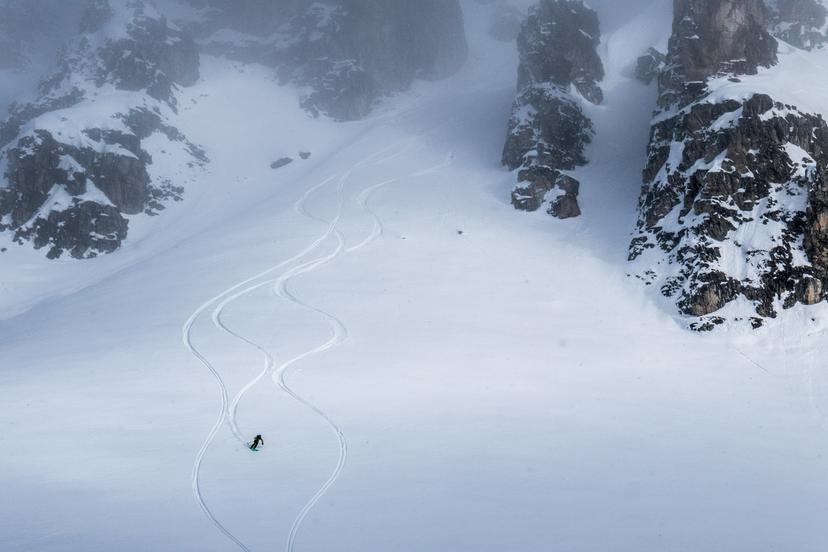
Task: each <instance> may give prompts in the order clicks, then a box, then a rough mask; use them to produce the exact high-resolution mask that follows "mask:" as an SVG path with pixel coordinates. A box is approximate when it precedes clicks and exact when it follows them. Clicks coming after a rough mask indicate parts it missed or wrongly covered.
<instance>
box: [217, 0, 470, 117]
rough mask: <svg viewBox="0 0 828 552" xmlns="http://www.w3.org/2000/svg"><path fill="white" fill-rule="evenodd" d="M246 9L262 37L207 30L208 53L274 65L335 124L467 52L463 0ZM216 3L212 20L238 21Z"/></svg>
mask: <svg viewBox="0 0 828 552" xmlns="http://www.w3.org/2000/svg"><path fill="white" fill-rule="evenodd" d="M243 5H244V6H245V9H243V10H242V13H243V14H245V17H244V19H245V20H246V19H249V18H250V17H251V16H250V13H251V12H256V11H258V13H259V14H260V15H259V19H260V23H259V25H258V29H259V30H260V32H261V35H259V36H248V37H247V38H243V37H239V36H233V37H232V38H230V39H227V38H224V37H223V35H222V33H218V34H210V31H212V30H213V29H214V27H215V25H207V26H206V29H207V31H205V30H204V29H202V34H203V35H204V36H202V38H201V42H202V43H203V44H204V46H205V48H207V50H208V51H210V52H213V53H217V54H221V55H229V56H231V57H237V58H239V59H243V60H245V61H258V62H261V63H264V64H266V65H270V66H273V67H275V68H276V69H277V71H278V75H279V77H280V80H281V81H282V82H285V83H286V82H293V83H296V84H297V85H299V86H302V87H304V88H305V89H306V90H307V93H306V94H305V96H304V97H303V99H302V105H303V106H304V107H305V108H306V109H308V110H309V111H310V112H312V113H314V114H319V113H323V114H325V115H328V116H330V117H332V118H334V119H337V120H354V119H360V118H363V117H365V116H366V115H367V114H368V113H370V111H371V110H372V109H373V108H374V107H375V105H376V103H377V101H378V100H379V99H380V98H381V97H382V96H384V95H386V94H389V93H393V92H397V91H400V90H404V89H406V88H408V87H409V86H410V85H411V83H412V82H413V81H414V79H428V80H433V79H441V78H445V77H447V76H450V75H452V74H453V73H455V72H456V71H457V70H458V69H459V68H460V67H461V66H462V65H463V64H464V63H465V60H466V57H467V55H468V48H467V45H466V39H465V30H464V23H463V13H462V9H461V7H460V3H459V0H418V1H417V2H410V1H408V0H330V1H328V2H324V3H323V2H292V1H285V0H282V1H281V3H279V2H277V3H276V5H277V8H278V9H276V8H274V6H273V5H272V4H268V3H266V2H265V3H262V2H247V3H244V4H243ZM215 6H216V7H217V9H216V10H215V11H214V12H212V13H213V14H214V17H219V18H223V17H225V15H224V14H227V18H228V19H230V20H233V19H234V18H238V17H239V14H238V8H237V6H236V5H235V3H226V2H217V4H216V5H215ZM216 14H217V15H216ZM240 28H245V30H248V31H249V29H250V28H251V27H250V26H244V25H240Z"/></svg>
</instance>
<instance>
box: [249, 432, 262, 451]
mask: <svg viewBox="0 0 828 552" xmlns="http://www.w3.org/2000/svg"><path fill="white" fill-rule="evenodd" d="M260 444H261V445H263V444H264V439H262V436H261V435H256V438H255V439H253V444H252V445H250V450H257V448H256V447H258V446H259V445H260Z"/></svg>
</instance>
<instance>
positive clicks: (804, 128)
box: [630, 0, 828, 329]
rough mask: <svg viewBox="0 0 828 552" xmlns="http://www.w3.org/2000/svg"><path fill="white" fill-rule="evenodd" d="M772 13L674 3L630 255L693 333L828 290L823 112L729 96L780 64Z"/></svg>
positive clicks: (758, 94)
mask: <svg viewBox="0 0 828 552" xmlns="http://www.w3.org/2000/svg"><path fill="white" fill-rule="evenodd" d="M766 14H767V12H766V10H765V7H764V5H763V4H762V3H761V2H760V1H759V0H712V1H711V0H707V1H701V0H676V1H675V18H674V25H673V36H672V38H671V40H670V46H669V53H668V59H667V64H666V67H665V69H664V70H663V71H662V72H661V74H660V76H659V87H660V92H661V95H660V98H659V104H658V109H657V111H656V114H655V118H654V122H653V126H652V131H651V138H650V144H649V155H648V160H647V166H646V168H645V170H644V187H643V192H642V196H641V201H640V215H639V222H638V228H637V232H636V235H635V237H634V239H633V240H632V244H631V247H630V259H631V260H632V261H633V262H634V266H635V268H636V276H637V277H638V278H640V279H642V280H643V281H644V282H645V283H646V284H648V285H653V286H656V287H658V288H659V290H660V291H661V293H662V294H663V295H664V296H665V297H667V298H668V299H669V300H670V301H672V302H673V303H674V304H675V305H676V306H677V307H678V309H679V311H680V312H681V313H682V314H684V315H686V316H688V317H690V318H689V320H690V325H691V326H692V327H693V328H695V329H711V328H712V327H714V326H715V325H716V324H718V323H722V322H724V321H725V320H736V321H738V320H744V321H748V320H749V321H750V322H751V323H752V324H753V325H754V326H758V325H761V324H762V322H763V318H767V317H774V316H776V315H777V314H778V312H779V311H780V309H785V308H790V307H792V306H794V305H795V304H797V303H804V304H813V303H816V302H819V301H822V300H823V299H824V297H825V293H824V291H823V290H825V289H828V286H826V284H828V279H826V278H827V277H828V273H826V271H825V268H826V265H825V260H826V253H825V250H824V249H823V247H824V246H825V244H826V241H825V238H824V237H825V235H826V234H825V232H828V227H824V226H823V225H822V223H824V222H826V221H828V214H825V213H826V211H825V210H824V209H825V207H824V205H825V204H823V203H822V197H823V196H824V195H825V191H824V190H825V184H824V182H823V174H824V171H825V168H826V167H828V155H826V152H827V151H828V127H826V123H825V121H824V120H823V119H822V117H821V116H819V115H813V114H808V113H803V112H801V111H800V110H799V109H797V108H796V106H792V105H786V104H783V103H781V102H778V101H775V100H774V99H773V98H772V97H771V96H769V95H767V94H764V93H762V91H761V89H760V88H757V89H756V91H755V92H754V93H752V94H744V92H743V91H740V92H738V93H735V92H734V94H733V95H732V96H731V95H729V93H728V90H729V89H728V86H727V85H728V84H729V83H734V82H739V81H740V80H742V79H743V78H746V77H744V75H750V74H753V73H756V72H757V71H759V70H760V69H761V68H762V67H769V66H772V65H773V64H775V63H776V62H777V54H776V41H775V40H774V38H773V37H772V36H770V34H769V33H768V32H767V31H766V29H767V28H768V21H767V19H766ZM757 86H758V85H757Z"/></svg>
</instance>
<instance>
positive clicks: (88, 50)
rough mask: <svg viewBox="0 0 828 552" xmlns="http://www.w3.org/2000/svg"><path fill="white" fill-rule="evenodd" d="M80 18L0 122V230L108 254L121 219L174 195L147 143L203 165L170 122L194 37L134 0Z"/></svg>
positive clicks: (83, 252)
mask: <svg viewBox="0 0 828 552" xmlns="http://www.w3.org/2000/svg"><path fill="white" fill-rule="evenodd" d="M81 25H82V29H83V31H85V32H83V33H82V34H81V36H80V37H79V38H78V39H76V40H75V41H74V42H73V43H72V44H71V45H70V46H69V47H68V48H67V50H66V51H65V53H64V55H63V57H62V60H61V69H60V71H59V72H58V73H57V74H56V75H54V76H53V77H52V78H50V79H48V80H47V81H44V82H43V83H42V84H41V87H40V88H41V97H40V98H39V99H38V100H37V101H35V102H33V103H29V104H25V105H15V106H13V107H12V109H11V110H10V116H9V117H8V119H7V120H6V121H5V122H4V123H2V124H0V177H2V179H0V231H8V232H12V233H13V235H14V238H15V240H16V241H18V242H19V243H23V242H25V241H31V242H32V243H33V244H34V246H35V247H36V248H42V247H48V256H49V257H58V256H60V255H61V254H63V253H64V252H68V253H69V254H70V255H71V256H73V257H76V258H87V257H93V256H96V255H98V254H100V253H109V252H112V251H114V250H115V249H117V248H118V247H119V246H120V245H121V243H122V241H123V240H124V239H125V238H126V236H127V232H128V218H127V217H128V216H130V215H137V214H140V213H147V214H154V213H156V212H157V211H159V210H161V209H163V208H164V201H165V200H167V199H180V198H181V194H182V192H183V190H182V188H181V187H180V186H177V185H173V184H172V183H171V182H170V181H169V179H168V178H166V177H165V176H164V175H152V174H151V172H152V171H151V167H152V156H153V153H154V151H155V150H154V148H156V149H159V148H163V149H164V151H169V152H170V153H172V152H175V153H178V154H179V155H180V161H181V162H182V164H185V165H186V164H189V165H191V166H193V167H194V166H196V165H197V164H199V163H203V162H205V161H206V159H205V158H204V154H203V152H201V150H200V149H199V148H197V147H196V146H194V145H193V144H191V143H190V142H188V141H187V140H186V138H185V137H184V136H183V135H182V134H181V133H180V132H178V130H176V129H175V128H174V126H172V125H171V124H170V120H171V119H172V118H174V116H175V107H176V103H177V102H176V99H175V90H176V87H177V86H179V85H181V86H186V85H190V84H193V83H194V82H195V80H197V78H198V65H199V62H198V54H197V52H196V51H195V46H194V42H193V41H192V39H191V38H189V37H188V36H187V35H186V34H185V33H183V32H182V31H181V30H179V29H177V28H175V27H174V26H172V25H171V24H170V23H168V21H167V20H166V19H165V18H164V17H163V16H161V15H160V14H159V13H158V12H156V11H155V9H154V8H152V7H151V6H149V5H148V4H145V3H144V2H141V1H140V0H137V1H136V0H130V1H127V2H114V1H113V2H112V3H110V2H109V1H107V0H91V1H90V2H88V4H87V8H86V11H85V13H84V17H83V20H82V24H81ZM113 91H120V92H119V93H120V94H121V95H120V96H118V100H117V101H113V100H112V99H113V94H112V92H113ZM102 98H104V101H102V102H101V101H99V100H100V99H102ZM150 137H152V140H151V142H152V143H154V144H155V145H154V146H150V145H148V142H150V141H149V140H148V139H149V138H150Z"/></svg>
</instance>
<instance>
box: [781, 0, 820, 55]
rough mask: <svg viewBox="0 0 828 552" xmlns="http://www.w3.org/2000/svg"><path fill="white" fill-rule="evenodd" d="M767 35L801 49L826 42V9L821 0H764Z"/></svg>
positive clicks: (812, 47) (809, 48)
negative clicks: (766, 16)
mask: <svg viewBox="0 0 828 552" xmlns="http://www.w3.org/2000/svg"><path fill="white" fill-rule="evenodd" d="M768 8H769V9H770V22H771V27H770V28H771V32H772V33H773V34H774V36H776V37H778V38H779V39H781V40H784V41H785V42H787V43H789V44H792V45H793V46H796V47H797V48H801V49H803V50H813V49H814V48H822V47H823V46H824V45H825V43H826V42H828V8H826V7H825V5H824V4H823V2H822V0H768Z"/></svg>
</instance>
